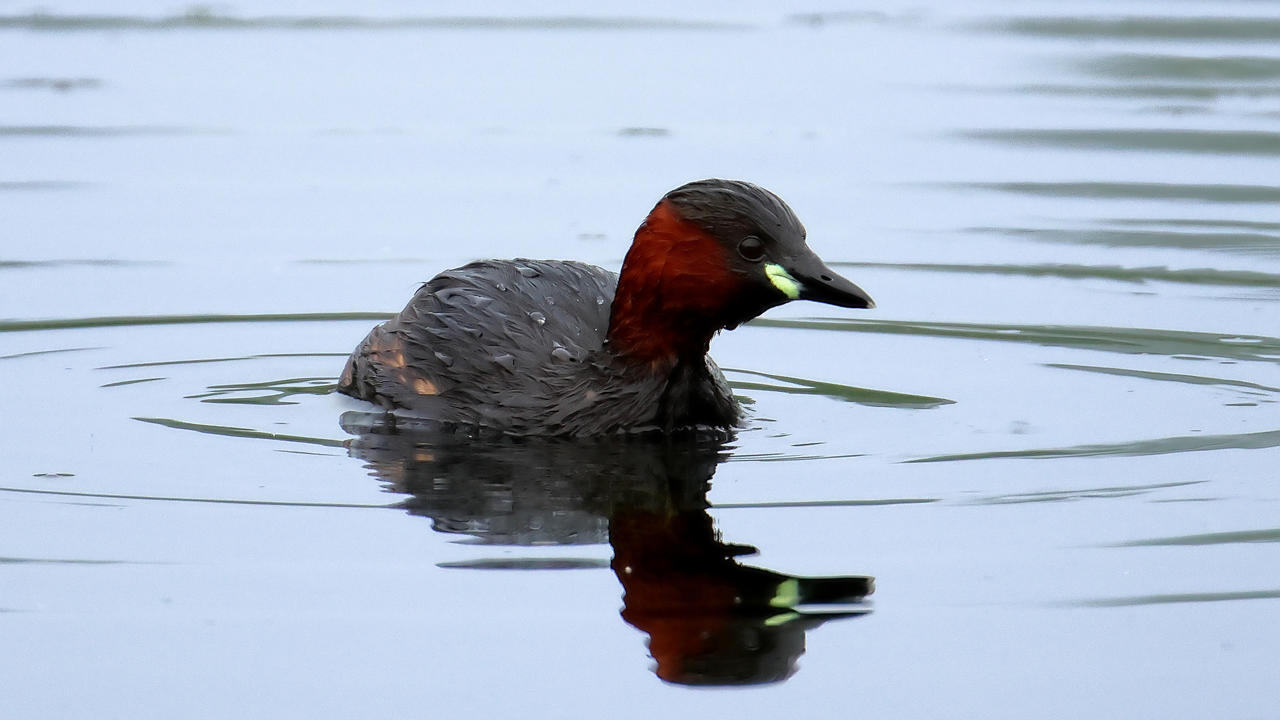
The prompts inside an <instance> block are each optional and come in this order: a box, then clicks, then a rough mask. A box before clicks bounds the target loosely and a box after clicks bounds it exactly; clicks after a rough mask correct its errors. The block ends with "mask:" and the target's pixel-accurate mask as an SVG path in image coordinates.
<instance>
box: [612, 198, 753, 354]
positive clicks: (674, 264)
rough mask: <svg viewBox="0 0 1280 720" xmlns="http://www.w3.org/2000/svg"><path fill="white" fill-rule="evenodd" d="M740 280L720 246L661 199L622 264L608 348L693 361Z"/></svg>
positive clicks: (703, 348)
mask: <svg viewBox="0 0 1280 720" xmlns="http://www.w3.org/2000/svg"><path fill="white" fill-rule="evenodd" d="M740 282H741V281H740V280H739V279H738V278H737V277H736V276H735V275H733V274H732V273H731V272H730V271H729V269H728V263H727V262H726V259H725V257H724V250H723V249H722V247H721V245H720V243H719V241H717V240H716V239H715V238H714V237H713V236H712V235H711V234H710V233H708V232H707V231H706V230H703V229H702V228H700V227H698V226H697V225H695V224H693V223H691V222H689V221H687V220H685V219H684V218H682V217H680V214H679V213H678V212H677V211H676V209H675V208H673V207H672V206H671V204H670V203H668V202H667V201H666V200H663V201H662V202H660V203H658V206H657V207H655V208H654V209H653V212H651V213H649V217H648V218H646V219H645V221H644V223H643V224H642V225H641V226H640V229H639V230H637V231H636V237H635V241H634V242H633V243H632V244H631V249H630V250H629V251H627V258H626V260H624V261H623V263H622V273H621V275H620V276H619V278H618V292H617V294H616V296H615V297H614V300H613V307H612V309H611V311H610V318H609V347H610V348H611V349H612V350H613V351H614V352H616V353H618V354H622V355H627V356H629V357H632V358H635V359H636V360H639V361H643V362H648V363H651V364H654V365H674V364H675V363H676V362H677V361H679V360H682V359H693V358H700V357H702V356H703V355H705V354H706V352H707V347H708V346H709V345H710V344H711V338H712V336H714V335H715V333H716V331H718V330H720V329H721V328H722V327H724V326H725V322H724V320H723V318H722V317H721V316H722V314H723V308H724V307H725V304H726V302H727V300H728V299H729V298H731V297H732V296H733V291H734V289H735V288H736V287H737V285H738V284H739V283H740Z"/></svg>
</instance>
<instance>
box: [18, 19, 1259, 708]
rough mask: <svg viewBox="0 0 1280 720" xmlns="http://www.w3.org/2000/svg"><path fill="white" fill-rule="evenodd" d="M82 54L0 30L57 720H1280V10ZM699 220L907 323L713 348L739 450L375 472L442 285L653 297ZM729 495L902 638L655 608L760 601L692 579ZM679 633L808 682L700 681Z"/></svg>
mask: <svg viewBox="0 0 1280 720" xmlns="http://www.w3.org/2000/svg"><path fill="white" fill-rule="evenodd" d="M42 8H43V14H32V8H31V7H30V6H28V5H25V4H22V3H13V2H4V3H0V218H3V223H0V372H2V373H3V377H4V378H5V379H6V380H7V382H5V383H3V389H0V410H3V413H0V450H2V451H3V454H4V457H5V458H6V462H5V463H4V469H3V470H2V471H0V637H2V638H4V641H5V645H6V647H7V648H9V652H7V653H5V656H4V657H5V659H4V660H0V675H2V676H3V677H4V678H5V680H4V683H3V687H4V689H5V692H4V695H5V698H6V700H5V705H6V706H7V708H8V713H9V714H12V716H13V717H21V718H67V717H93V718H101V717H139V716H145V717H149V716H161V715H173V716H181V717H226V716H228V715H232V714H236V715H247V716H264V717H266V716H270V717H303V716H305V717H309V718H318V717H353V716H357V717H393V718H394V717H415V716H422V715H435V714H454V713H463V712H483V713H486V714H491V715H495V716H497V715H514V714H520V715H522V716H526V717H581V716H586V715H601V716H605V715H607V716H610V717H639V716H642V715H643V716H650V715H654V714H661V713H667V714H672V713H676V714H678V715H680V716H691V715H694V714H705V715H709V716H722V715H730V714H736V715H740V716H746V717H755V716H763V715H765V714H771V715H778V714H782V713H787V714H803V715H805V716H809V717H820V718H824V717H833V718H834V717H847V716H849V715H851V714H867V715H875V716H886V717H921V718H924V717H928V718H939V717H955V718H967V717H989V718H1025V717H1078V716H1081V715H1084V714H1087V715H1089V716H1092V717H1098V718H1134V717H1159V718H1200V717H1221V718H1264V717H1271V716H1273V715H1274V714H1275V713H1276V712H1277V709H1278V707H1277V702H1276V700H1275V691H1274V684H1275V667H1276V666H1277V663H1278V662H1280V657H1278V656H1280V650H1278V648H1280V631H1277V629H1276V623H1275V621H1274V618H1275V617H1276V616H1277V615H1276V614H1277V609H1280V576H1278V575H1277V571H1276V568H1277V567H1280V557H1278V556H1277V548H1278V547H1280V545H1277V539H1278V538H1280V522H1278V521H1277V519H1276V518H1277V508H1280V491H1278V489H1277V484H1276V472H1275V468H1276V466H1277V461H1278V460H1280V450H1277V448H1278V447H1280V412H1278V410H1277V403H1276V401H1277V397H1278V395H1280V362H1278V361H1280V333H1278V332H1277V328H1280V173H1277V172H1276V167H1277V161H1278V160H1280V4H1277V3H1275V2H1248V3H1243V2H1242V3H1229V4H1221V3H1205V2H1198V1H1195V0H1189V1H1188V2H1182V3H1177V4H1172V5H1170V4H1166V3H1155V2H1126V3H1123V4H1111V3H1096V2H1087V3H1071V4H1067V3H1034V4H1006V3H982V4H976V5H966V6H964V7H963V8H961V7H959V6H953V5H952V4H946V3H935V4H924V5H919V4H905V3H904V4H893V3H883V4H857V5H849V6H847V7H844V8H843V9H841V8H840V7H830V6H823V7H815V6H807V5H803V4H794V3H793V4H789V5H788V7H785V8H780V7H776V6H774V5H770V4H755V5H737V4H728V3H725V4H717V5H707V6H699V7H689V6H686V5H681V4H674V3H668V4H660V5H650V6H646V7H645V8H617V9H613V8H606V9H600V8H599V7H597V6H595V5H591V4H585V3H583V4H574V3H561V4H557V5H555V6H540V7H539V8H537V9H536V10H535V9H531V8H528V7H525V6H523V5H518V4H504V5H497V6H492V7H488V8H486V9H485V10H484V11H483V13H481V12H480V11H478V10H476V9H474V8H471V7H470V6H465V5H457V6H435V5H433V6H430V7H425V6H420V5H417V4H412V3H402V2H382V3H375V4H372V5H349V4H344V3H340V2H329V3H324V4H321V5H309V6H308V7H306V8H302V9H300V8H297V7H294V6H292V5H289V4H283V3H277V4H270V3H269V4H253V5H217V6H213V8H212V9H211V10H207V11H201V10H198V9H197V10H192V11H185V10H183V9H182V8H181V7H175V6H170V5H165V4H162V3H141V2H138V3H129V4H113V5H111V6H110V7H106V6H101V5H99V4H96V3H71V2H65V3H52V4H51V3H44V4H43V5H42ZM818 11H821V12H818ZM707 176H722V177H735V178H742V179H748V180H751V181H754V182H758V183H760V184H762V185H765V186H766V187H769V188H771V189H773V190H775V191H777V192H778V193H779V194H780V195H781V196H782V197H784V198H785V199H787V201H788V202H789V203H790V204H791V205H792V207H793V208H794V209H795V210H796V212H797V213H798V214H799V216H800V217H801V219H802V220H803V221H804V222H805V224H806V226H807V227H808V230H809V238H810V243H811V245H812V246H813V247H814V248H815V249H816V250H817V251H818V252H819V253H820V254H822V255H823V256H824V257H825V258H826V259H827V260H828V261H831V262H832V263H833V264H835V265H836V266H837V267H838V268H839V269H840V271H841V272H842V273H845V274H847V275H848V276H849V277H851V278H852V279H853V280H854V281H855V282H857V283H858V284H859V285H861V286H862V287H864V288H866V289H867V290H868V291H869V292H870V293H871V294H872V295H873V296H874V297H875V299H876V301H877V303H878V305H879V307H878V309H876V310H874V311H870V312H857V311H844V310H840V309H836V308H830V307H826V306H818V305H806V304H799V303H797V304H792V305H789V306H787V307H784V308H779V309H777V310H775V311H772V312H770V313H769V314H767V315H766V316H765V318H763V319H762V320H761V321H758V322H756V323H753V324H751V325H750V326H747V327H744V328H741V329H739V330H736V331H734V332H731V333H725V334H723V335H722V336H721V337H720V338H718V339H717V340H716V341H715V342H714V344H713V354H714V356H715V357H716V359H717V361H718V362H719V363H720V364H721V365H722V366H723V367H725V368H727V369H728V374H729V377H730V379H731V380H732V381H733V382H734V383H735V384H736V385H737V386H738V387H739V392H740V393H741V394H742V395H743V396H744V397H745V398H748V399H749V400H750V401H751V402H752V405H751V408H752V420H751V421H750V423H749V425H748V427H747V428H746V429H745V430H744V431H743V432H742V433H740V434H739V436H738V438H737V439H736V441H734V442H733V443H732V444H731V446H730V447H727V448H720V449H718V450H717V449H715V448H712V449H711V450H710V451H707V450H706V449H703V450H701V451H693V452H692V453H691V454H686V455H677V456H674V457H669V456H665V455H663V456H656V457H651V456H649V455H647V454H646V452H647V451H631V450H624V451H620V452H621V454H620V455H608V454H605V455H604V456H603V458H602V457H601V456H600V455H598V454H587V455H585V456H584V455H582V454H581V452H582V451H569V452H563V451H547V452H546V453H541V451H538V452H537V453H534V454H532V455H528V456H526V455H524V454H520V453H514V454H511V455H505V454H503V453H501V452H499V453H497V454H493V453H492V452H490V451H489V450H487V449H484V448H478V447H477V448H471V449H469V450H468V451H466V452H462V453H461V455H452V454H450V452H449V451H442V450H440V449H438V448H436V449H433V448H421V447H413V446H412V445H409V446H408V447H405V446H403V444H401V445H397V444H396V443H395V442H394V441H388V440H386V439H385V438H381V439H380V438H378V437H376V436H375V437H363V438H353V436H352V435H350V434H348V433H347V432H344V430H343V428H342V427H341V426H340V425H339V418H340V416H342V414H343V413H344V412H347V411H350V410H352V409H354V408H357V407H358V406H357V404H355V403H353V402H349V401H348V400H347V399H345V398H339V397H338V396H335V395H332V394H329V393H328V392H327V390H328V388H329V387H330V384H331V383H332V382H333V380H334V378H335V377H336V375H337V373H338V372H339V370H340V369H341V364H342V361H343V356H344V355H345V354H346V353H347V352H349V351H350V350H351V348H352V347H354V345H355V344H356V343H357V342H358V341H359V340H360V338H361V337H363V335H364V333H365V332H367V330H368V328H369V327H371V326H372V325H373V324H374V323H375V322H377V318H379V317H381V316H383V315H385V314H387V313H391V312H394V311H396V310H398V309H399V308H400V307H401V306H402V305H403V303H404V302H405V301H406V299H407V298H408V297H409V296H410V295H411V294H412V292H413V291H414V289H415V288H416V287H417V284H418V283H419V282H421V281H423V280H425V279H427V278H429V277H430V276H431V275H433V274H434V273H436V272H438V271H440V270H442V269H445V268H448V267H453V266H456V265H458V264H461V263H464V262H466V261H468V260H471V259H474V258H479V257H513V256H534V257H549V258H576V259H581V260H586V261H589V262H595V263H598V264H601V265H604V266H607V267H611V268H616V267H617V266H618V265H619V263H620V260H621V258H622V255H623V253H624V252H625V250H626V246H627V243H628V241H629V239H630V235H631V233H632V232H633V231H634V229H635V227H636V225H637V224H638V223H639V222H640V220H641V219H642V218H643V216H644V214H645V213H646V212H647V210H648V209H649V208H650V207H651V206H652V204H653V203H654V202H655V201H656V199H657V198H658V197H660V196H661V194H662V193H664V192H666V191H667V190H669V189H671V188H673V187H675V186H677V185H679V184H681V183H683V182H686V181H688V180H692V179H695V178H701V177H707ZM353 441H354V442H353ZM717 452H719V453H722V454H723V455H724V456H726V458H725V459H726V461H724V462H720V463H718V464H717V462H716V461H717ZM455 458H456V460H455ZM366 464H372V467H371V468H368V467H366ZM711 471H713V472H714V477H713V478H711V485H710V490H709V492H707V494H706V496H705V501H706V503H709V504H710V508H709V510H707V513H708V514H709V517H710V518H711V519H712V520H713V521H714V523H715V525H714V527H715V529H716V530H717V531H718V532H719V534H720V539H721V540H722V541H723V543H729V544H741V545H751V546H755V547H756V548H758V549H759V553H758V554H756V555H750V556H743V557H740V558H738V563H739V564H740V565H739V567H741V566H745V567H757V568H768V569H770V570H773V571H776V572H779V573H783V574H786V575H796V576H836V577H855V576H875V578H876V592H875V594H874V595H872V596H871V597H870V598H869V600H868V601H867V602H865V603H854V604H850V605H841V606H839V607H835V608H831V607H827V608H823V607H811V608H801V609H802V610H807V611H809V612H817V611H820V610H823V609H826V610H833V609H834V610H839V611H848V612H853V613H859V614H860V615H859V616H858V617H850V618H843V619H831V618H823V617H817V618H813V617H809V618H806V617H799V618H797V617H795V616H792V615H789V614H787V613H786V612H783V613H779V614H776V615H771V616H769V617H767V618H766V617H763V616H762V617H759V618H754V619H749V621H746V622H744V623H739V624H733V623H727V621H725V620H724V618H723V617H722V616H721V615H716V614H715V613H711V612H710V611H708V612H707V613H705V614H704V615H703V616H700V618H701V619H699V620H697V621H689V618H688V616H687V615H673V616H663V615H661V614H658V615H656V616H649V615H644V614H643V613H640V612H639V611H638V610H637V608H638V607H640V604H639V603H640V602H641V599H642V598H643V597H649V595H647V594H646V593H657V594H659V595H660V594H661V593H663V592H669V593H670V596H671V597H675V598H691V597H697V596H698V592H699V591H700V590H699V589H701V590H703V591H706V589H707V588H708V587H716V588H720V587H724V585H717V584H716V583H728V582H730V581H729V580H727V579H726V578H736V579H737V580H735V581H742V582H745V580H742V577H745V576H746V575H749V576H751V577H756V576H755V575H752V574H751V573H752V572H754V571H743V572H745V573H746V575H743V574H742V573H740V572H739V571H737V570H732V569H726V566H724V565H715V566H714V568H712V566H711V565H699V564H698V563H694V562H692V561H691V560H689V558H691V557H694V556H696V555H697V553H699V552H710V553H711V554H713V555H714V553H715V552H719V551H720V549H722V548H720V546H716V545H715V544H714V538H712V537H711V536H710V535H709V534H707V533H706V532H704V530H706V527H705V526H704V525H702V524H700V523H701V522H703V520H704V519H705V517H706V516H704V515H703V510H702V503H701V501H702V499H703V498H702V495H701V488H700V483H701V481H702V480H703V479H705V475H706V474H707V473H708V472H711ZM371 472H373V473H374V474H375V475H376V477H372V478H371V477H369V476H368V475H369V474H370V473H371ZM406 493H407V494H406ZM637 518H638V520H637ZM623 528H629V529H630V531H629V532H628V533H620V532H619V530H620V529H623ZM637 528H638V529H639V530H640V531H642V532H638V534H636V533H635V532H631V531H635V530H636V529H637ZM611 530H612V535H611ZM610 541H611V542H612V545H611V544H609V542H610ZM637 552H640V553H642V555H643V557H641V556H636V557H641V560H635V562H636V563H637V567H638V568H641V567H642V568H650V569H653V568H656V569H653V570H652V575H649V574H646V573H649V572H650V571H649V570H644V571H643V572H638V573H637V576H638V575H644V576H645V577H643V578H639V579H631V580H628V582H630V583H632V584H631V585H628V586H627V587H626V588H625V590H626V592H627V607H628V613H627V615H626V616H625V617H623V616H620V614H619V613H620V610H621V609H622V607H623V599H622V596H623V592H624V585H623V582H621V581H620V580H619V575H618V574H615V572H613V571H612V570H611V569H610V567H609V564H610V561H611V559H613V558H615V556H616V557H618V558H623V557H626V558H633V556H634V554H635V553H637ZM629 561H630V560H629ZM641 561H643V563H644V564H643V565H641V564H640V563H641ZM679 562H684V563H685V564H686V565H693V566H696V567H694V569H693V570H690V571H688V572H683V571H682V572H675V571H673V570H671V569H670V568H667V566H666V565H664V563H679ZM664 568H666V569H664ZM735 573H737V574H735ZM655 578H656V579H655ZM650 580H652V582H651V584H643V583H645V582H649V581H650ZM739 589H741V588H739ZM708 592H709V591H708ZM867 610H870V612H869V613H866V612H865V611H867ZM862 613H865V614H862ZM655 618H657V619H656V620H655ZM708 618H709V619H708ZM823 619H826V620H827V622H825V624H821V623H820V621H821V620H823ZM738 620H741V618H738ZM658 621H663V622H666V623H667V624H666V625H662V624H661V623H658V624H656V625H655V623H657V622H658ZM677 621H679V622H677ZM699 623H701V624H699ZM819 624H821V627H818V625H819ZM655 628H658V629H657V630H655ZM725 628H729V629H728V630H725ZM655 632H657V633H658V635H659V637H660V638H661V639H662V640H664V641H669V642H671V643H676V644H677V645H679V643H680V642H683V643H684V645H679V646H680V647H682V648H684V652H685V653H686V655H687V657H690V658H695V659H697V658H699V657H702V658H703V659H702V660H699V661H698V662H701V663H702V664H701V665H698V663H697V662H692V661H691V663H692V664H691V665H690V667H692V666H694V665H697V667H699V668H702V669H703V670H706V669H707V668H711V667H716V668H721V669H723V667H725V666H724V665H723V664H721V665H715V664H714V663H713V662H712V661H710V660H706V659H705V657H706V656H699V655H698V651H697V650H696V648H697V647H702V649H703V650H705V649H706V647H705V646H699V645H698V642H699V638H704V635H703V633H706V634H707V635H706V637H712V638H716V639H717V642H723V643H724V644H723V645H717V646H716V647H720V648H721V649H724V648H728V649H725V650H724V652H723V654H722V655H721V656H720V657H721V659H722V660H723V659H724V658H725V657H728V658H730V659H732V660H733V662H734V663H738V664H736V665H733V667H736V668H739V680H740V681H741V680H744V679H745V680H755V681H757V682H763V681H764V680H777V679H778V677H779V676H780V675H785V674H786V672H785V671H789V670H791V669H796V671H795V674H794V675H793V676H791V677H790V679H787V680H786V681H785V682H770V683H763V684H760V685H758V686H757V687H754V688H751V689H744V688H732V689H723V690H714V691H708V690H705V689H703V690H693V689H689V688H687V687H684V686H682V685H680V684H678V683H670V682H663V681H662V680H659V679H658V677H656V676H655V673H654V671H653V669H652V666H653V665H654V660H653V659H652V658H650V657H649V655H650V651H649V650H648V649H647V647H646V643H647V642H649V641H650V640H651V639H652V638H653V633H655ZM717 633H718V634H717ZM797 643H803V644H802V645H798V644H797ZM669 647H670V646H668V645H663V644H662V643H661V642H658V643H657V644H656V645H655V650H654V651H653V653H654V654H657V655H662V654H663V652H665V651H664V648H669ZM691 648H694V649H691ZM800 650H803V654H802V655H801V654H800ZM664 657H667V656H665V655H664ZM779 663H780V665H779ZM792 664H794V668H793V667H792ZM779 667H781V668H782V671H779V670H778V668H779ZM742 668H747V669H745V670H743V669H742ZM751 668H754V670H752V669H751ZM692 672H693V671H690V673H691V674H692ZM753 673H754V674H753ZM771 673H772V674H771ZM708 674H710V673H709V671H708ZM668 679H670V678H668ZM685 680H686V681H689V677H686V678H685Z"/></svg>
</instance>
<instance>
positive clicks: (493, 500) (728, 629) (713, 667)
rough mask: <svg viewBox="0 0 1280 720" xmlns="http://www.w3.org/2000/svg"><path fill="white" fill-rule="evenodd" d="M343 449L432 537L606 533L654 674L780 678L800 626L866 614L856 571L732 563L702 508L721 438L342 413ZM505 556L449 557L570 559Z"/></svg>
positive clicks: (546, 537)
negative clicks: (498, 432)
mask: <svg viewBox="0 0 1280 720" xmlns="http://www.w3.org/2000/svg"><path fill="white" fill-rule="evenodd" d="M342 426H343V429H345V430H346V431H347V432H349V433H351V434H352V435H355V436H356V437H354V438H353V439H352V440H350V441H348V447H349V451H350V453H351V454H352V455H353V456H355V457H358V458H360V459H362V460H364V461H365V462H366V463H367V465H368V467H369V468H370V469H371V470H372V471H373V475H374V476H376V477H377V478H379V479H380V480H382V481H383V482H385V483H386V484H387V488H388V489H389V490H391V491H393V492H397V493H403V494H405V495H407V496H408V498H407V499H405V500H404V501H403V502H402V503H401V506H402V507H403V508H405V510H407V511H408V512H409V513H410V514H413V515H421V516H424V517H428V518H430V519H431V521H432V527H433V528H434V529H435V530H437V531H439V532H444V533H454V534H462V535H467V536H469V538H470V539H471V541H472V542H476V543H482V544H486V545H506V546H526V547H527V546H536V545H586V544H595V543H605V542H608V543H609V544H610V545H611V546H612V548H613V560H612V562H611V563H610V566H611V567H612V569H613V572H614V573H615V574H616V575H617V577H618V580H619V582H621V584H622V588H623V591H624V594H623V609H622V617H623V619H624V620H626V622H628V623H629V624H631V625H632V626H634V627H636V628H637V629H639V630H641V631H642V632H644V633H646V634H648V636H649V652H650V655H652V656H653V658H654V660H656V661H657V667H656V668H655V672H656V674H657V675H658V677H660V678H662V679H663V680H665V681H667V682H671V683H678V684H683V685H753V684H761V683H770V682H779V681H782V680H785V679H786V678H788V677H790V676H791V674H792V673H794V672H795V667H796V660H797V659H798V658H799V657H800V655H801V654H803V653H804V649H805V633H806V632H807V631H808V630H810V629H813V628H816V627H818V626H819V625H822V624H823V623H825V622H827V621H829V620H832V619H837V618H848V617H855V616H858V615H861V614H865V613H866V612H868V611H869V610H868V608H867V607H866V606H865V605H864V604H862V602H863V600H864V598H865V597H866V596H867V595H869V594H871V592H872V591H873V588H874V581H873V579H872V578H870V577H866V576H844V577H820V578H804V577H797V576H793V575H787V574H784V573H778V572H774V571H772V570H766V569H763V568H758V567H752V566H749V565H743V564H742V563H740V562H738V560H737V558H739V557H742V556H744V555H751V554H753V553H755V552H756V549H755V548H754V547H751V546H749V545H736V544H729V543H725V542H722V541H721V539H720V538H719V536H718V533H717V532H716V530H715V527H714V523H713V521H712V518H711V516H710V515H709V514H708V512H707V509H708V507H710V506H709V504H708V502H707V491H708V490H709V488H710V480H711V476H712V475H713V474H714V473H715V470H716V466H717V465H718V464H719V463H720V462H722V461H723V460H724V459H725V458H726V457H727V456H728V449H727V447H726V441H727V439H728V438H726V437H709V436H689V437H675V438H673V437H659V438H644V437H613V438H601V439H594V440H557V439H536V440H535V439H526V440H519V441H517V440H501V441H496V440H495V441H478V440H474V439H469V438H452V437H447V436H442V435H441V434H440V433H439V431H438V429H432V428H415V427H410V426H406V425H405V422H404V421H403V420H399V421H396V420H394V418H393V416H390V415H385V414H369V413H357V412H348V413H345V414H344V415H343V416H342ZM591 564H592V563H591V561H580V560H579V561H575V560H550V561H534V560H517V561H480V562H475V563H467V564H450V566H452V567H459V566H461V567H485V568H493V567H522V568H530V567H533V568H538V567H549V568H550V567H576V566H581V565H588V566H589V565H591Z"/></svg>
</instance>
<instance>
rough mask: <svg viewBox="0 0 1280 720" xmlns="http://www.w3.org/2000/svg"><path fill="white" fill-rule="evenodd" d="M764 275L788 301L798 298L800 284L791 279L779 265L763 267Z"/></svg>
mask: <svg viewBox="0 0 1280 720" xmlns="http://www.w3.org/2000/svg"><path fill="white" fill-rule="evenodd" d="M764 274H765V275H768V276H769V282H771V283H773V286H774V287H776V288H778V291H779V292H781V293H782V294H783V295H786V296H787V298H788V299H790V300H795V299H798V298H799V297H800V283H798V282H796V279H795V278H793V277H791V274H790V273H788V272H787V271H786V270H785V269H784V268H783V267H782V266H781V265H777V264H775V263H769V264H767V265H765V266H764Z"/></svg>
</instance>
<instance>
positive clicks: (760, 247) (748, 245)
mask: <svg viewBox="0 0 1280 720" xmlns="http://www.w3.org/2000/svg"><path fill="white" fill-rule="evenodd" d="M738 254H739V255H741V256H742V259H743V260H749V261H751V262H760V261H761V260H763V259H764V241H763V240H761V239H760V238H758V237H756V236H755V235H748V236H747V237H745V238H743V239H742V242H740V243H738Z"/></svg>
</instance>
